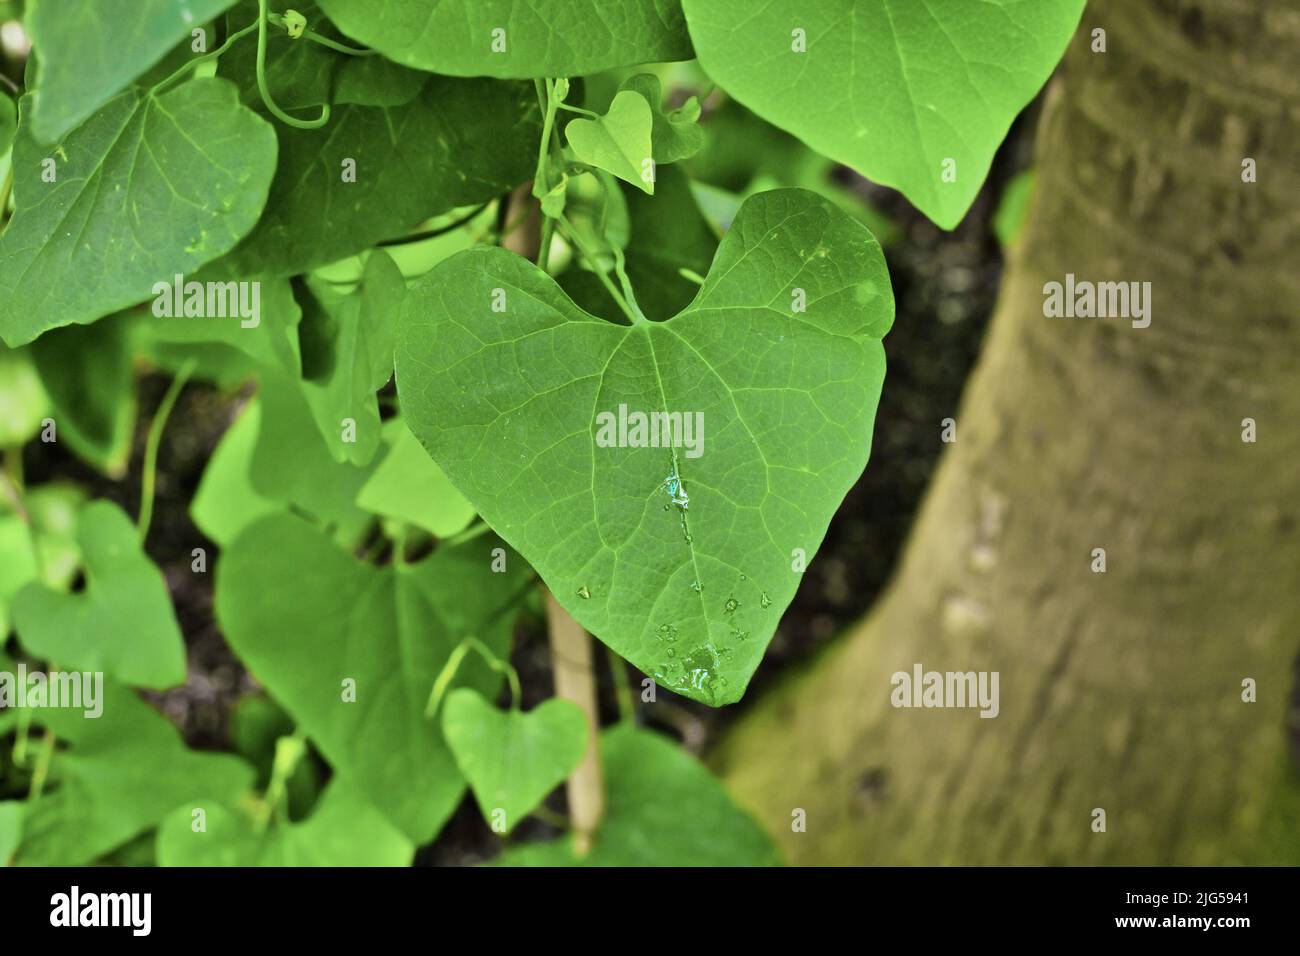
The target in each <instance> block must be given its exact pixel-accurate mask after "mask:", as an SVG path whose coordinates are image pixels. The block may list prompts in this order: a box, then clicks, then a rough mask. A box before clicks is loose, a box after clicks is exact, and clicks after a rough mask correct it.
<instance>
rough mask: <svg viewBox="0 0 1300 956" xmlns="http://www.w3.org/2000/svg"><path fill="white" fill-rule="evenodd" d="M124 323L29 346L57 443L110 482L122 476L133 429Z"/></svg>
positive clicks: (81, 329)
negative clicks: (42, 386) (108, 478)
mask: <svg viewBox="0 0 1300 956" xmlns="http://www.w3.org/2000/svg"><path fill="white" fill-rule="evenodd" d="M130 320H131V317H130V316H128V315H125V314H119V315H114V316H110V317H109V318H106V319H104V320H103V321H102V322H96V323H95V324H94V325H90V326H69V327H65V328H60V329H51V330H50V331H49V332H47V333H46V334H44V335H42V336H41V337H40V338H39V339H37V340H36V341H35V342H33V343H32V344H31V352H32V358H33V359H35V361H36V368H37V370H38V371H39V372H40V374H41V381H42V382H44V383H45V390H46V392H47V393H48V394H49V396H50V401H51V405H52V406H53V407H52V417H53V418H54V420H55V423H56V427H57V429H58V432H57V434H58V439H59V441H61V442H66V443H67V445H68V447H69V448H70V449H71V450H72V451H73V452H74V453H75V454H76V455H77V456H78V457H80V458H82V459H83V460H85V461H86V462H89V463H90V464H91V465H93V466H94V467H96V468H98V469H99V470H100V471H102V472H104V473H105V474H107V475H109V476H110V477H114V478H120V477H122V475H124V474H125V473H126V467H127V462H128V459H129V458H130V456H131V439H132V438H133V437H134V436H133V432H134V428H135V416H136V401H135V373H134V371H133V369H132V367H131V366H132V363H131V342H130V335H129V326H130Z"/></svg>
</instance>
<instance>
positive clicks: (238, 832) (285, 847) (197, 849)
mask: <svg viewBox="0 0 1300 956" xmlns="http://www.w3.org/2000/svg"><path fill="white" fill-rule="evenodd" d="M195 809H202V810H203V811H204V815H205V817H206V829H205V830H202V831H197V832H196V831H195V830H194V828H193V822H194V810H195ZM414 853H415V846H414V844H412V843H411V841H410V840H408V839H407V838H406V837H405V836H403V835H402V834H401V833H400V832H399V831H398V830H395V829H394V828H393V826H392V824H390V823H389V822H388V821H387V820H386V819H384V816H383V814H381V813H380V812H379V811H378V810H376V809H375V808H374V806H373V804H371V803H370V802H369V801H368V800H366V798H365V797H364V796H362V794H361V793H360V792H359V791H358V790H356V789H355V788H354V787H352V786H350V785H349V784H348V783H347V782H346V781H343V780H334V781H332V782H331V783H330V784H329V786H328V787H326V788H325V792H324V793H322V794H321V797H320V801H319V802H318V803H317V805H316V807H315V808H314V809H313V811H312V813H311V815H310V816H309V817H307V819H305V820H303V821H302V822H301V823H290V824H282V825H279V826H275V827H272V828H271V829H270V830H267V831H266V832H264V833H258V832H257V830H256V829H255V827H254V826H253V823H252V821H251V820H250V819H249V818H248V817H247V816H246V815H244V814H242V813H239V812H236V811H234V810H230V809H228V808H227V807H225V806H223V805H222V804H221V803H220V802H218V801H215V800H199V801H197V803H196V805H195V806H182V807H179V808H177V810H176V811H175V812H174V813H172V814H171V815H170V816H168V817H167V818H166V819H165V820H163V822H162V824H161V825H160V826H159V827H158V865H159V866H280V867H302V866H409V865H410V863H411V857H412V855H413V854H414Z"/></svg>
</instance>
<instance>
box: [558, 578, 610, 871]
mask: <svg viewBox="0 0 1300 956" xmlns="http://www.w3.org/2000/svg"><path fill="white" fill-rule="evenodd" d="M546 622H547V630H548V631H549V632H550V639H551V664H552V672H553V674H554V677H555V696H556V697H558V698H560V699H561V700H567V701H570V702H571V703H574V704H576V705H577V706H578V709H579V710H581V711H582V713H583V716H584V717H586V718H587V752H586V753H585V754H583V757H582V762H581V763H580V764H578V766H577V769H575V770H574V771H573V773H572V774H570V775H569V779H568V781H567V782H566V784H565V792H566V793H567V794H568V797H569V821H570V823H571V824H572V826H573V848H574V851H575V852H576V853H577V854H578V855H579V856H586V855H587V854H588V853H589V852H590V851H591V847H592V844H593V842H594V841H595V836H596V831H597V830H598V829H599V828H600V821H601V820H602V819H603V818H604V816H605V782H604V779H603V774H602V771H601V766H600V717H599V715H598V714H597V712H596V677H595V673H594V671H593V669H592V654H591V638H590V637H589V636H588V635H587V632H586V631H584V630H583V629H582V625H581V624H579V623H578V622H577V621H576V620H574V618H573V615H571V614H570V613H569V612H568V611H566V610H565V609H564V607H563V606H562V605H561V604H560V602H559V601H557V600H555V595H553V594H552V593H551V592H550V591H549V590H548V591H546Z"/></svg>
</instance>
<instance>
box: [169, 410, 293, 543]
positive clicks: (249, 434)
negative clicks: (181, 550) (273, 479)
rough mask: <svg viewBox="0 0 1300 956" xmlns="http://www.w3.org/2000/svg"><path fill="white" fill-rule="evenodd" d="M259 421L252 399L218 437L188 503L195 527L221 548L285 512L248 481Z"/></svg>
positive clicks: (260, 416) (277, 503) (278, 504)
mask: <svg viewBox="0 0 1300 956" xmlns="http://www.w3.org/2000/svg"><path fill="white" fill-rule="evenodd" d="M261 419H262V406H261V403H260V402H258V401H257V399H253V400H252V401H250V402H249V403H248V405H247V407H246V408H245V409H244V410H243V412H242V413H241V414H240V416H239V417H238V418H237V419H235V421H234V424H232V425H231V426H230V428H229V429H227V431H226V433H225V434H224V435H223V436H221V441H220V442H219V443H218V445H217V447H216V450H215V451H213V453H212V457H211V458H209V459H208V467H207V468H205V469H204V470H203V478H202V479H200V481H199V488H198V491H196V492H195V493H194V500H193V501H192V502H191V503H190V518H191V519H193V521H194V524H195V526H196V527H197V528H198V529H199V530H200V531H202V532H203V533H204V534H206V535H207V536H208V537H209V538H211V539H212V540H213V541H215V542H216V543H217V544H219V545H221V546H222V547H225V546H226V545H228V544H229V543H230V542H231V541H233V540H234V539H235V537H236V536H237V535H238V534H239V532H241V531H242V530H244V528H246V527H248V526H249V525H250V524H252V523H253V522H254V521H256V520H257V519H258V518H260V517H262V516H263V515H268V514H277V513H279V512H281V511H284V510H285V506H284V505H283V504H282V503H280V502H276V501H272V500H270V499H269V498H266V497H264V496H262V495H261V494H259V493H258V491H257V489H256V488H254V487H253V483H252V480H251V479H250V477H249V474H250V472H251V471H252V464H253V449H254V448H255V447H256V446H257V434H258V431H259V428H260V426H261Z"/></svg>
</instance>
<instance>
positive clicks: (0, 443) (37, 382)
mask: <svg viewBox="0 0 1300 956" xmlns="http://www.w3.org/2000/svg"><path fill="white" fill-rule="evenodd" d="M49 413H50V396H49V395H48V394H46V391H45V387H44V386H43V385H42V384H41V377H40V375H39V374H37V372H36V365H35V363H34V362H33V361H32V353H31V350H30V349H7V348H5V347H4V346H3V345H0V447H3V448H16V447H18V446H19V445H25V444H27V442H28V441H30V440H31V439H32V438H34V437H36V433H37V432H39V431H40V430H41V421H42V419H44V418H45V417H46V416H47V415H48V414H49Z"/></svg>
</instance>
